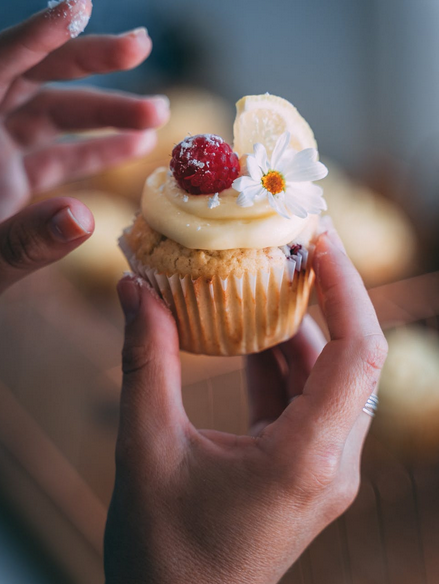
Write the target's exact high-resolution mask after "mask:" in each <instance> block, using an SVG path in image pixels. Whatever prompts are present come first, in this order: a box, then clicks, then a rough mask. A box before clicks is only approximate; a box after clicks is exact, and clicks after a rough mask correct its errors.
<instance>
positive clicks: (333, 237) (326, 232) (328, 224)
mask: <svg viewBox="0 0 439 584" xmlns="http://www.w3.org/2000/svg"><path fill="white" fill-rule="evenodd" d="M319 231H320V235H321V236H326V237H327V238H328V239H329V241H330V242H331V243H332V244H333V245H334V246H335V247H336V248H337V249H338V250H340V251H341V252H343V253H344V254H345V255H346V249H345V247H344V245H343V242H342V240H341V238H340V236H339V234H338V233H337V230H336V229H335V227H334V223H333V221H332V218H331V217H330V216H329V215H325V216H324V217H322V218H321V219H320V226H319Z"/></svg>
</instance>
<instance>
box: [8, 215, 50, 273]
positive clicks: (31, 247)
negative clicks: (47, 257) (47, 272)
mask: <svg viewBox="0 0 439 584" xmlns="http://www.w3.org/2000/svg"><path fill="white" fill-rule="evenodd" d="M41 247H42V244H41V240H40V239H39V238H38V236H37V235H36V234H35V233H34V232H33V231H32V230H31V229H28V228H26V227H25V226H24V225H23V224H22V223H21V222H19V221H11V222H10V224H9V227H8V228H7V230H6V234H5V238H4V240H3V245H2V255H3V260H4V261H5V262H6V263H7V264H8V265H9V266H10V267H12V268H16V269H25V268H31V267H33V266H36V265H38V264H40V263H41V260H42V249H41Z"/></svg>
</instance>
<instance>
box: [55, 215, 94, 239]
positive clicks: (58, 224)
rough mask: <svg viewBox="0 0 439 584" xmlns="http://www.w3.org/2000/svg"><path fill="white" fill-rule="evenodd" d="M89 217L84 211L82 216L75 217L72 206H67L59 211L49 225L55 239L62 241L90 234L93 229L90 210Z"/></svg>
mask: <svg viewBox="0 0 439 584" xmlns="http://www.w3.org/2000/svg"><path fill="white" fill-rule="evenodd" d="M88 213H89V214H88V217H87V216H86V214H85V213H84V216H82V217H75V215H73V213H72V210H71V209H70V207H65V208H64V209H61V211H58V213H56V214H55V215H54V216H53V217H52V219H51V220H50V222H49V227H50V229H51V230H52V234H53V235H54V237H55V239H57V240H58V241H61V242H62V243H67V242H69V241H74V240H75V239H80V238H81V237H84V236H85V235H90V233H91V232H92V230H93V224H92V218H91V215H90V212H88Z"/></svg>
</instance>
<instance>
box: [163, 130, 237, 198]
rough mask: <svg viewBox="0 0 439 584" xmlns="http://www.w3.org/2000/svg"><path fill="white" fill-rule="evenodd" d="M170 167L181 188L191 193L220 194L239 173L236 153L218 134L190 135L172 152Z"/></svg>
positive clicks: (230, 184)
mask: <svg viewBox="0 0 439 584" xmlns="http://www.w3.org/2000/svg"><path fill="white" fill-rule="evenodd" d="M171 170H172V172H173V173H174V178H175V180H176V181H177V183H178V184H179V185H180V186H181V188H182V189H184V190H185V191H187V192H188V193H191V194H192V195H209V194H211V193H219V192H221V191H223V190H224V189H228V188H229V187H231V186H232V182H233V181H234V180H235V178H238V175H239V160H238V156H237V154H235V153H234V152H233V150H232V149H231V147H230V146H229V145H228V144H227V143H226V142H224V140H223V139H222V138H220V137H219V136H215V135H214V134H199V135H198V136H189V137H188V138H185V139H184V140H183V142H180V144H177V146H175V148H174V149H173V151H172V159H171Z"/></svg>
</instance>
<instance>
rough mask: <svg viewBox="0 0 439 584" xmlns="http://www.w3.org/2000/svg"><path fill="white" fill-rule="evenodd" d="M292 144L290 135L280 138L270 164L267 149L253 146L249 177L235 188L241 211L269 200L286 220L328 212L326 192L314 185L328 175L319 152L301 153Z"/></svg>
mask: <svg viewBox="0 0 439 584" xmlns="http://www.w3.org/2000/svg"><path fill="white" fill-rule="evenodd" d="M289 143H290V133H289V132H285V133H284V134H282V135H281V136H279V138H278V140H277V142H276V145H275V147H274V150H273V154H272V155H271V160H270V161H269V160H268V156H267V151H266V149H265V146H264V145H263V144H255V145H254V148H253V150H254V154H249V155H248V157H247V169H248V172H249V176H248V175H246V176H240V177H239V178H237V179H236V180H234V181H233V184H232V187H233V188H234V189H235V190H237V191H238V192H239V193H240V195H239V197H238V199H237V203H238V205H239V206H240V207H251V206H252V205H253V204H254V203H255V201H261V200H262V199H265V197H267V199H268V202H269V203H270V205H271V206H272V207H273V209H274V210H275V211H276V212H277V213H279V215H282V216H283V217H286V218H287V219H291V216H292V215H296V216H297V217H302V218H304V217H306V216H307V215H308V214H318V213H320V212H321V211H324V210H325V209H326V208H327V207H326V202H325V200H324V198H323V189H322V188H321V187H318V186H317V185H314V184H312V181H314V180H320V179H322V178H325V176H326V175H327V174H328V169H327V168H326V166H325V165H324V164H322V163H321V162H319V161H318V160H317V158H318V152H317V150H316V149H315V148H305V150H301V151H300V152H298V151H297V150H294V149H293V148H289V147H288V145H289Z"/></svg>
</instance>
